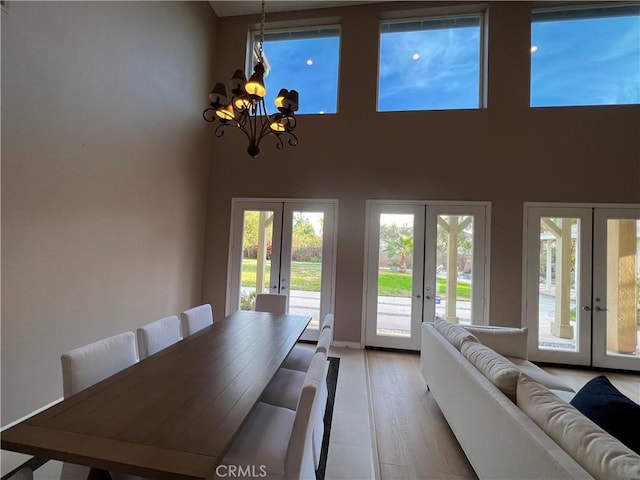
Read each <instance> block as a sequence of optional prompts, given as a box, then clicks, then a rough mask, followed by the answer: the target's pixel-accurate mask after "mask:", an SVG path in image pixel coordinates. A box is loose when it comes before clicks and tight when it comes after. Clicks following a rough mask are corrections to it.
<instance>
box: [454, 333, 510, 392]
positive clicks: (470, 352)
mask: <svg viewBox="0 0 640 480" xmlns="http://www.w3.org/2000/svg"><path fill="white" fill-rule="evenodd" d="M461 351H462V354H463V355H464V356H465V358H466V359H467V360H469V362H471V364H472V365H473V366H474V367H476V368H477V369H478V370H479V371H480V372H481V373H482V374H483V375H484V376H485V377H487V378H488V379H489V381H491V383H493V384H494V385H495V386H496V387H497V388H498V389H499V390H500V391H501V392H502V393H504V394H505V395H506V396H507V397H509V399H510V400H511V401H512V402H514V403H515V402H516V390H517V386H518V376H519V375H520V370H519V369H518V368H517V367H516V366H515V365H514V364H513V363H511V362H510V361H509V360H507V359H506V358H504V357H503V356H501V355H499V354H497V353H496V352H494V351H493V350H491V349H490V348H489V347H487V346H486V345H482V344H481V343H477V342H464V343H463V344H462V350H461Z"/></svg>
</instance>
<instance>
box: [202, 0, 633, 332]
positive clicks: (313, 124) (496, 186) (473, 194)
mask: <svg viewBox="0 0 640 480" xmlns="http://www.w3.org/2000/svg"><path fill="white" fill-rule="evenodd" d="M455 4H456V6H458V5H460V3H458V2H455ZM435 5H436V4H435V3H426V4H423V5H422V6H427V7H433V6H435ZM419 6H421V5H420V4H419V3H417V2H408V3H401V4H383V5H376V6H353V7H348V8H344V9H332V10H316V11H308V12H301V13H300V14H299V15H295V14H293V15H292V14H278V15H276V14H273V15H269V14H268V16H267V20H268V21H272V22H273V21H282V20H291V19H295V18H297V17H299V18H307V17H314V16H315V17H325V16H338V17H340V18H341V25H342V37H341V63H340V88H339V104H338V110H339V113H338V114H337V115H308V116H301V117H300V118H299V122H298V124H299V127H298V133H299V135H298V136H299V138H300V145H299V146H298V147H296V148H288V149H286V150H285V151H283V152H279V151H276V150H275V148H272V147H271V145H270V144H269V139H266V140H264V141H263V147H262V153H261V154H260V156H259V157H258V158H257V159H255V160H251V158H249V157H248V156H247V155H246V154H245V153H244V152H245V148H246V144H245V141H244V138H243V137H242V136H241V135H240V133H239V132H228V133H227V134H225V137H224V138H222V139H216V140H215V145H214V155H215V158H216V159H217V160H216V162H215V163H214V164H212V171H211V183H210V185H211V192H210V203H209V205H210V209H209V213H208V217H209V222H208V237H207V248H206V260H205V273H204V283H203V295H204V299H205V300H206V301H209V302H212V303H213V304H214V306H215V308H216V309H217V311H218V313H222V312H223V311H224V302H225V286H226V276H227V271H226V265H227V254H228V245H229V224H230V206H231V198H232V197H278V198H337V199H338V200H339V228H338V245H337V249H338V250H337V255H338V257H337V273H336V299H335V319H336V324H335V325H336V327H335V328H336V333H335V338H336V340H342V341H353V342H359V341H360V333H361V332H360V325H361V319H362V308H361V298H362V269H363V255H364V226H365V201H366V200H367V199H422V200H484V201H490V202H491V204H492V218H491V264H490V273H491V287H490V302H491V303H490V305H491V316H490V317H491V318H490V322H491V323H492V324H494V325H520V323H521V289H522V281H521V279H522V228H523V227H522V224H523V216H522V212H523V202H525V201H555V202H629V203H637V202H640V142H639V140H638V132H639V131H640V109H639V108H638V106H637V105H636V106H611V107H609V106H605V107H580V108H539V109H530V108H529V55H530V53H529V47H530V14H529V9H530V5H529V4H528V3H527V2H494V3H490V15H489V52H488V58H489V65H488V72H489V73H488V77H489V78H488V89H489V99H488V108H487V109H483V110H467V111H464V110H462V111H430V112H429V111H428V112H405V113H376V88H377V87H376V82H377V44H378V21H379V19H380V17H381V13H382V12H385V11H390V10H393V9H401V8H411V9H415V8H418V7H419ZM256 21H257V17H239V18H221V19H220V20H219V22H218V32H217V34H218V39H219V42H218V43H219V44H220V43H221V42H222V40H223V39H224V45H225V48H224V49H221V50H219V51H218V63H217V68H216V70H217V72H219V74H220V75H221V79H222V80H225V79H226V78H227V77H230V76H231V74H232V73H233V71H234V69H235V68H238V67H242V66H243V65H244V45H245V39H246V25H247V23H248V22H256ZM283 86H285V85H283ZM411 94H412V92H407V95H411ZM300 101H301V102H304V98H301V99H300ZM234 134H235V135H234Z"/></svg>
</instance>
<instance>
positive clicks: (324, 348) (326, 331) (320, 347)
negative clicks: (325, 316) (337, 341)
mask: <svg viewBox="0 0 640 480" xmlns="http://www.w3.org/2000/svg"><path fill="white" fill-rule="evenodd" d="M331 342H333V328H323V329H322V330H320V336H319V337H318V344H317V345H316V353H317V352H323V353H324V354H325V355H329V348H330V347H331Z"/></svg>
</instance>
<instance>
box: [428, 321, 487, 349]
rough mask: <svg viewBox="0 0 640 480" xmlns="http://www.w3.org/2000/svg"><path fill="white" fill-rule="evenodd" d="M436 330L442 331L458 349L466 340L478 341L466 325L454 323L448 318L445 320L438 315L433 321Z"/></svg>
mask: <svg viewBox="0 0 640 480" xmlns="http://www.w3.org/2000/svg"><path fill="white" fill-rule="evenodd" d="M433 324H434V326H435V327H436V330H438V332H440V334H441V335H442V336H443V337H444V338H446V339H447V340H448V341H449V343H450V344H451V345H453V346H454V347H456V349H458V351H460V349H461V348H462V344H463V343H464V342H466V341H468V342H477V341H478V339H477V338H476V337H474V336H473V334H472V333H471V332H469V331H467V330H465V328H464V327H462V326H460V325H457V324H455V323H452V322H450V321H448V320H444V319H442V318H440V317H436V320H435V322H433Z"/></svg>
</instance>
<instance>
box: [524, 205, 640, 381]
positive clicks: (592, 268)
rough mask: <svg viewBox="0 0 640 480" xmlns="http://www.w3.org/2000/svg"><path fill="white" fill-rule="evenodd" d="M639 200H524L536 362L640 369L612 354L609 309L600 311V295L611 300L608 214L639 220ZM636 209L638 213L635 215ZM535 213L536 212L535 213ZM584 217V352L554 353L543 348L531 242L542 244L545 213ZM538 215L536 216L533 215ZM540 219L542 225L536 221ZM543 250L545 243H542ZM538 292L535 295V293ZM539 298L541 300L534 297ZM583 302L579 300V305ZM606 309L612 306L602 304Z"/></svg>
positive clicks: (529, 320) (528, 317) (527, 298)
mask: <svg viewBox="0 0 640 480" xmlns="http://www.w3.org/2000/svg"><path fill="white" fill-rule="evenodd" d="M638 209H640V205H638V204H602V203H557V202H553V203H544V202H525V203H524V222H523V228H524V234H523V238H524V241H523V278H524V280H523V288H522V292H523V293H522V318H523V321H524V324H525V326H527V327H528V328H529V338H528V347H529V348H528V351H529V357H530V359H531V360H538V361H542V362H549V363H560V364H575V365H585V366H594V367H602V368H616V369H624V370H640V360H638V359H637V357H636V358H632V357H630V358H624V357H623V358H618V357H613V356H610V355H606V335H605V333H606V323H605V321H604V318H603V317H604V316H605V315H604V313H603V312H602V311H600V312H597V311H595V307H596V306H598V303H597V302H596V301H595V299H596V298H605V299H606V292H602V291H601V290H602V287H601V286H600V285H601V284H600V282H605V283H606V262H605V261H604V259H605V258H606V228H603V223H602V222H604V221H606V218H608V214H612V213H613V214H614V215H615V216H614V217H611V218H638ZM633 212H635V213H633ZM531 213H533V215H531ZM542 216H544V217H576V218H581V222H582V223H583V225H582V228H581V237H582V240H581V252H580V257H581V261H580V262H579V267H578V268H580V275H581V277H582V279H581V282H580V283H581V288H580V292H579V298H578V299H577V308H576V312H577V314H578V315H579V317H578V318H579V319H580V322H581V325H580V332H581V333H579V335H580V338H579V339H577V342H578V345H579V349H580V350H581V352H580V353H577V354H575V353H573V352H566V351H559V352H554V351H548V350H539V349H538V305H537V291H538V282H539V279H538V273H539V264H538V262H539V258H538V253H536V255H529V253H530V250H529V248H530V245H529V244H530V242H537V243H538V244H539V223H540V222H539V218H540V217H542ZM532 217H535V218H532ZM536 223H537V225H536ZM537 249H538V250H537V251H538V252H539V245H538V247H537ZM534 292H535V293H534ZM534 299H535V300H534ZM578 302H579V303H578ZM599 306H600V308H606V305H602V303H601V304H600V305H599Z"/></svg>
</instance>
